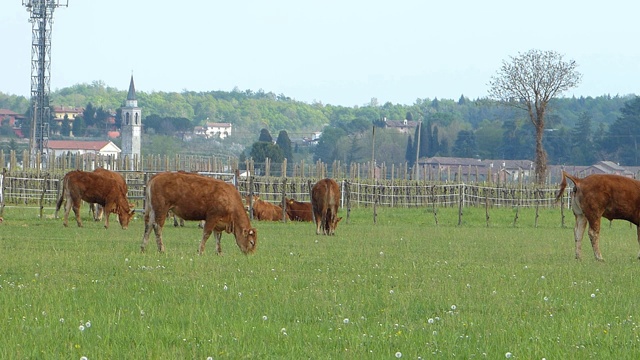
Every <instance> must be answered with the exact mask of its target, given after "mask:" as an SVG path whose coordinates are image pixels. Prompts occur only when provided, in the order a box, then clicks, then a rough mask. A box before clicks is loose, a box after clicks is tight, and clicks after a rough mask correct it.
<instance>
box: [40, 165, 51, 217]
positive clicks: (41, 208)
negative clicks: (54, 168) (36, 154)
mask: <svg viewBox="0 0 640 360" xmlns="http://www.w3.org/2000/svg"><path fill="white" fill-rule="evenodd" d="M38 177H40V176H38ZM48 179H49V173H46V174H45V175H44V180H43V181H42V193H41V194H40V219H42V216H43V210H44V195H45V194H46V193H47V185H48V182H47V180H48Z"/></svg>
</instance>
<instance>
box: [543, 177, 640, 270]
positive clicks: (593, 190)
mask: <svg viewBox="0 0 640 360" xmlns="http://www.w3.org/2000/svg"><path fill="white" fill-rule="evenodd" d="M567 178H569V180H571V181H572V182H573V183H574V184H575V186H574V188H573V192H572V194H571V197H572V202H571V205H572V209H573V214H574V215H575V217H576V225H575V227H574V228H573V234H574V238H575V241H576V259H580V258H581V256H582V254H581V253H582V249H581V243H582V237H583V235H584V229H585V228H586V226H587V222H588V223H589V232H588V233H589V239H591V246H592V247H593V253H594V255H595V257H596V260H599V261H603V259H602V254H600V247H599V245H598V244H599V240H600V219H601V218H602V217H605V218H607V219H608V220H609V221H611V220H613V219H622V220H627V221H629V222H631V223H633V224H635V225H636V226H638V224H640V181H637V180H633V179H630V178H628V177H624V176H620V175H604V174H594V175H590V176H587V177H585V178H582V179H581V178H578V177H575V176H571V175H569V174H567V173H566V172H564V171H563V172H562V182H561V183H560V191H559V192H558V196H557V197H556V201H557V200H559V199H560V198H561V197H562V194H563V193H564V189H565V188H566V187H567ZM637 234H638V243H639V244H640V227H638V228H637ZM638 258H639V259H640V253H638Z"/></svg>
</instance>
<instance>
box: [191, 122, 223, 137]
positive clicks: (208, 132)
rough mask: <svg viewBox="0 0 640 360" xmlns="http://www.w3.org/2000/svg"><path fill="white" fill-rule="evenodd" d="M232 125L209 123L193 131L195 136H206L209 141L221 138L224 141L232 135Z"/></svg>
mask: <svg viewBox="0 0 640 360" xmlns="http://www.w3.org/2000/svg"><path fill="white" fill-rule="evenodd" d="M231 127H232V125H231V123H212V122H208V123H206V124H205V126H196V127H195V128H194V130H193V132H194V134H195V135H200V136H204V137H205V138H207V139H210V138H215V137H219V138H220V139H224V138H226V137H227V136H229V135H231Z"/></svg>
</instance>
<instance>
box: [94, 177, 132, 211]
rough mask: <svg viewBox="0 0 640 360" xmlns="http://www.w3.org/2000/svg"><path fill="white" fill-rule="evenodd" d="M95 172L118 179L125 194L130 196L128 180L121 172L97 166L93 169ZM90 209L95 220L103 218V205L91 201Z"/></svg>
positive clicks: (119, 185)
mask: <svg viewBox="0 0 640 360" xmlns="http://www.w3.org/2000/svg"><path fill="white" fill-rule="evenodd" d="M93 172H94V173H96V174H99V175H103V176H108V177H111V178H112V179H113V180H115V181H116V183H117V184H118V187H119V188H120V190H121V191H122V192H123V193H124V195H125V196H128V192H129V188H128V187H127V181H126V180H125V179H124V177H123V176H122V175H121V174H119V173H117V172H115V171H110V170H107V169H103V168H97V169H95V170H93ZM89 211H90V212H91V216H93V220H94V221H100V220H102V215H103V213H104V208H103V207H102V205H100V204H96V203H91V204H89Z"/></svg>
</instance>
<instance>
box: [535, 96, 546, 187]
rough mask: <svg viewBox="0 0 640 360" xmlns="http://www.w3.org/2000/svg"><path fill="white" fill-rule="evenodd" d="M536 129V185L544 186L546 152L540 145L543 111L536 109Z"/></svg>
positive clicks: (542, 131)
mask: <svg viewBox="0 0 640 360" xmlns="http://www.w3.org/2000/svg"><path fill="white" fill-rule="evenodd" d="M536 115H537V121H534V125H535V127H536V160H535V164H536V184H538V185H544V183H545V181H546V178H547V152H546V151H545V150H544V146H543V145H542V135H543V134H544V109H537V111H536Z"/></svg>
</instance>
